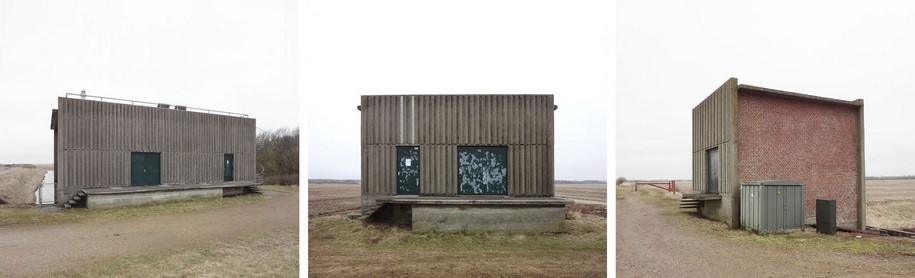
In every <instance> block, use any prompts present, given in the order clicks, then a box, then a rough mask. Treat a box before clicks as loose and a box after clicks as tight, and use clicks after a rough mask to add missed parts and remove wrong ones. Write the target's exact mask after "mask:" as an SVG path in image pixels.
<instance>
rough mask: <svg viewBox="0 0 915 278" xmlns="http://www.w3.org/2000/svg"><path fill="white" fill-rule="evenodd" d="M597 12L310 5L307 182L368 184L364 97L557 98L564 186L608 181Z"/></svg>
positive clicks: (580, 6)
mask: <svg viewBox="0 0 915 278" xmlns="http://www.w3.org/2000/svg"><path fill="white" fill-rule="evenodd" d="M600 5H602V4H600V3H598V2H596V1H595V2H588V3H579V2H556V3H551V4H550V3H532V2H528V1H522V2H515V3H505V2H498V1H495V2H494V1H459V2H447V3H445V4H442V3H441V2H437V3H435V4H432V3H429V2H428V1H413V2H399V1H398V2H394V3H391V2H387V1H357V2H356V3H351V2H348V1H346V2H344V1H327V2H325V3H320V4H312V6H309V7H305V9H304V10H306V11H307V12H306V14H303V15H302V18H303V20H305V22H303V26H305V27H304V28H306V29H305V30H303V31H304V33H305V34H304V37H303V40H304V41H303V55H305V56H304V57H303V58H304V60H305V63H304V64H303V68H302V70H303V71H304V72H303V76H304V79H303V81H302V86H303V91H304V92H306V93H307V96H306V99H305V102H306V103H307V104H306V106H305V107H303V108H304V109H306V111H307V112H306V117H307V118H308V120H307V122H308V128H307V129H308V131H307V133H308V136H307V137H308V177H309V178H359V160H360V157H359V124H360V123H359V111H357V110H356V106H357V105H359V95H363V94H512V93H523V94H532V93H533V94H539V93H544V94H554V95H555V102H556V104H557V105H559V110H556V112H555V119H556V131H555V132H556V133H555V134H556V135H555V136H556V137H555V149H556V155H555V159H556V161H555V166H556V178H558V179H606V176H607V113H608V108H609V107H610V104H609V101H610V96H609V94H610V87H609V86H610V85H609V84H608V79H609V75H610V69H611V67H612V66H613V65H612V64H611V62H610V57H611V56H610V55H612V53H611V51H610V50H609V48H608V46H609V45H610V44H611V43H612V41H611V40H610V39H609V31H610V30H609V26H610V22H611V20H612V17H611V16H608V15H607V13H608V10H607V9H605V7H601V6H600Z"/></svg>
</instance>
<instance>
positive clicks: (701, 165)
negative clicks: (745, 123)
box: [692, 78, 740, 193]
mask: <svg viewBox="0 0 915 278" xmlns="http://www.w3.org/2000/svg"><path fill="white" fill-rule="evenodd" d="M736 101H737V79H736V78H731V79H728V81H726V82H724V84H722V85H721V86H720V87H718V89H717V90H715V92H713V93H712V94H711V95H710V96H708V97H707V98H706V99H705V100H703V101H702V102H701V103H699V105H697V106H696V107H695V108H693V136H692V137H693V190H694V191H698V192H705V191H706V190H708V185H707V183H708V176H707V173H708V158H707V157H706V151H707V150H709V149H712V148H716V147H717V148H718V151H719V155H720V162H721V165H720V167H721V169H720V170H721V172H720V173H721V174H720V176H719V183H720V184H719V186H718V190H719V192H720V193H733V192H735V191H736V188H737V187H738V186H740V183H739V181H738V180H737V147H736V143H735V140H734V138H735V137H736V134H735V124H736V121H735V118H736V114H735V113H736V105H737V104H736Z"/></svg>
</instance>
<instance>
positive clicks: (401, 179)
mask: <svg viewBox="0 0 915 278" xmlns="http://www.w3.org/2000/svg"><path fill="white" fill-rule="evenodd" d="M397 194H398V195H419V147H397Z"/></svg>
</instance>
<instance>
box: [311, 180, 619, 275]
mask: <svg viewBox="0 0 915 278" xmlns="http://www.w3.org/2000/svg"><path fill="white" fill-rule="evenodd" d="M359 188H360V187H359V185H358V184H309V186H308V194H309V195H308V208H309V212H308V216H309V222H308V232H309V233H308V237H309V239H308V243H309V244H308V256H309V260H308V264H309V266H308V274H309V276H313V277H338V276H341V275H343V276H347V277H370V276H383V277H400V276H421V277H435V276H438V277H451V276H455V275H459V276H466V277H493V276H495V277H512V276H520V277H605V276H606V275H607V272H606V271H607V229H606V227H607V218H606V217H607V216H606V194H607V188H606V186H605V185H578V184H576V185H556V195H557V196H569V197H570V198H572V199H575V200H580V201H582V202H587V203H582V204H579V203H577V204H574V205H572V206H570V207H569V209H568V210H569V213H568V217H567V219H568V220H567V221H566V225H567V231H566V232H565V233H500V232H480V233H448V234H445V233H412V232H410V231H409V230H407V229H404V228H400V227H392V226H386V225H380V224H366V223H364V222H362V221H359V220H351V219H348V218H346V217H344V216H343V215H344V214H347V213H349V212H353V211H357V210H358V209H359V205H360V201H359V198H360V197H359ZM576 202H578V201H576ZM599 202H603V204H594V203H599ZM506 266H511V267H506Z"/></svg>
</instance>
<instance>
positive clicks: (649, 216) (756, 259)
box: [616, 190, 915, 277]
mask: <svg viewBox="0 0 915 278" xmlns="http://www.w3.org/2000/svg"><path fill="white" fill-rule="evenodd" d="M640 191H641V190H640ZM659 192H660V191H659ZM618 194H622V195H623V199H622V200H617V206H616V227H617V231H616V234H617V238H616V267H617V270H616V274H617V276H619V277H646V276H648V277H743V276H750V277H758V276H765V277H772V276H778V277H785V276H790V277H798V276H814V277H824V276H866V277H874V276H878V277H884V276H888V277H913V276H915V257H911V256H893V257H884V256H880V255H872V254H855V253H849V252H842V251H835V250H812V249H804V248H777V247H769V246H765V245H764V244H757V243H750V242H746V241H739V240H735V239H731V238H726V237H722V236H720V235H719V234H716V233H714V232H712V231H711V230H710V229H708V224H709V223H708V222H709V221H710V220H706V219H702V218H698V217H693V216H689V215H685V214H684V213H681V212H677V208H676V207H669V206H663V205H659V204H656V203H654V202H652V201H651V199H650V198H660V197H651V196H646V195H645V194H638V193H635V192H632V191H631V190H619V191H618Z"/></svg>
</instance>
